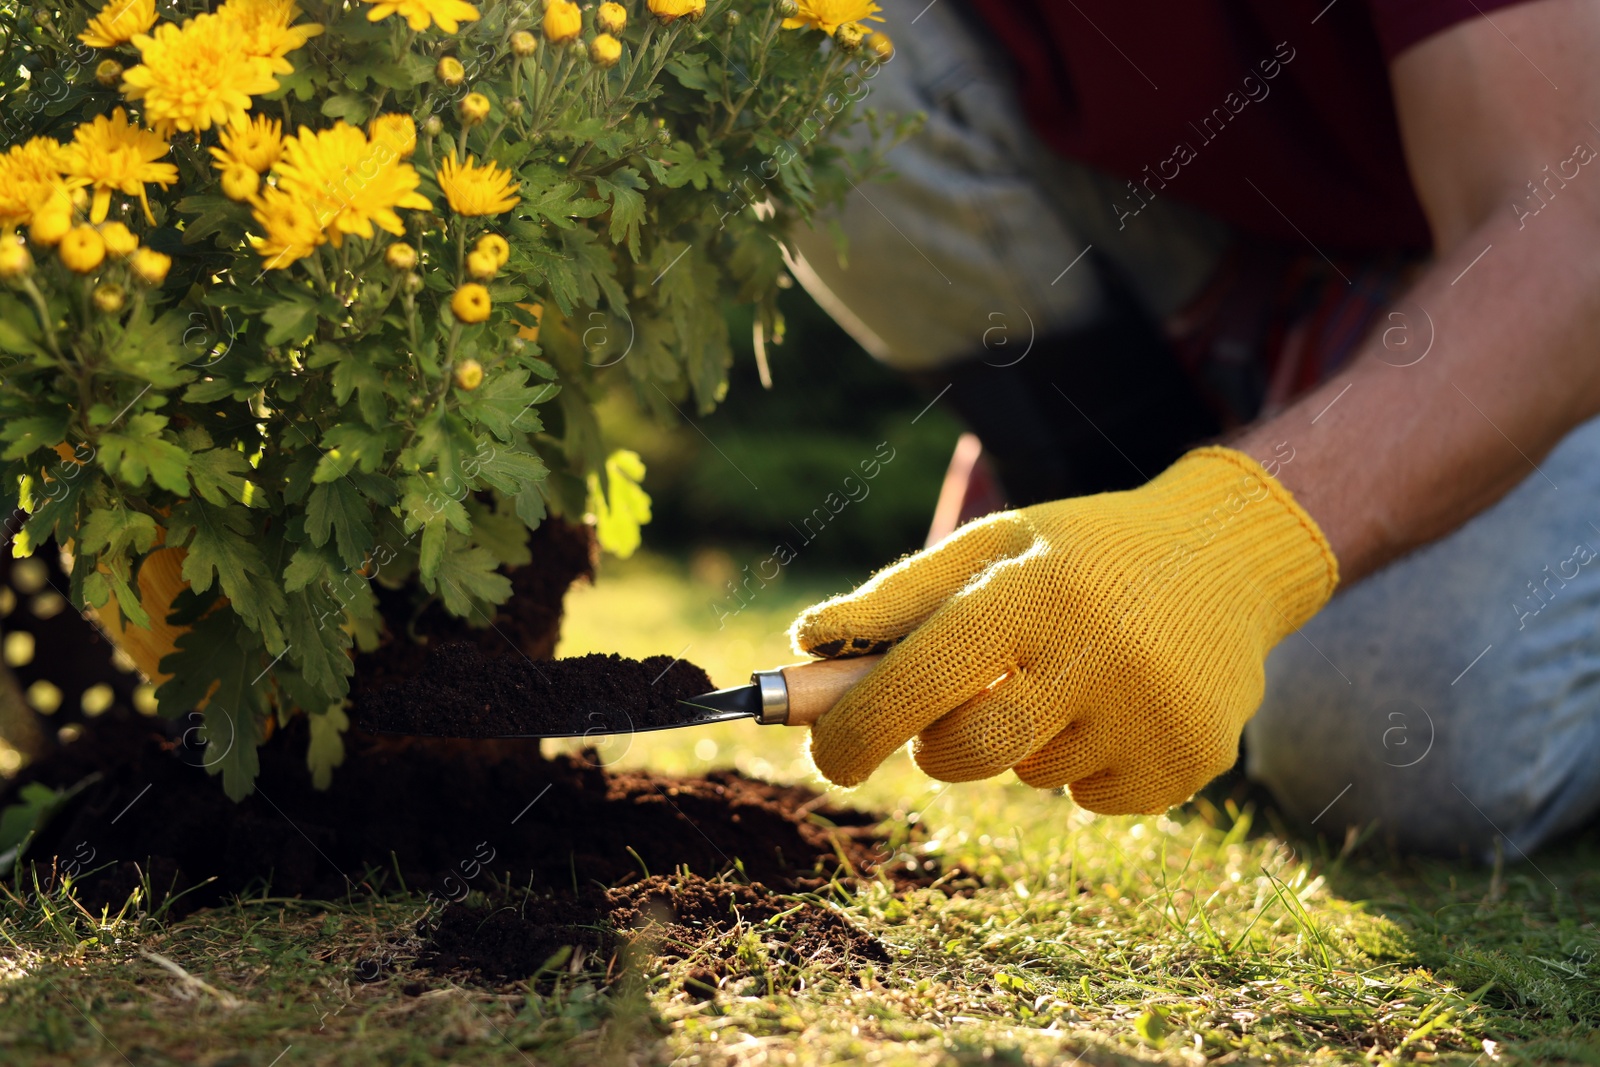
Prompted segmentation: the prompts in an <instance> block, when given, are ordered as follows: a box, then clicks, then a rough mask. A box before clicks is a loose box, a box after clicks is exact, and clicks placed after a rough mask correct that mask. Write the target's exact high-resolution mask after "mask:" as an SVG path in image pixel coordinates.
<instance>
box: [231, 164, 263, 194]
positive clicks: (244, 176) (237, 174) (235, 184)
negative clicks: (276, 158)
mask: <svg viewBox="0 0 1600 1067" xmlns="http://www.w3.org/2000/svg"><path fill="white" fill-rule="evenodd" d="M260 185H261V175H259V174H257V173H256V172H255V171H254V170H251V169H250V168H249V167H247V166H245V165H244V164H242V163H241V164H238V165H236V166H230V167H228V168H227V169H226V170H224V171H223V172H222V195H223V196H226V197H227V198H228V199H229V200H240V201H245V200H249V199H250V198H251V197H252V196H255V195H256V189H257V188H259V187H260Z"/></svg>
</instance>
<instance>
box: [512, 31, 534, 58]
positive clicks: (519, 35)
mask: <svg viewBox="0 0 1600 1067" xmlns="http://www.w3.org/2000/svg"><path fill="white" fill-rule="evenodd" d="M538 50H539V38H537V37H535V36H534V35H533V34H531V33H529V32H528V31H527V30H518V31H517V32H516V33H513V34H512V35H511V51H512V52H513V53H515V54H516V55H519V56H521V57H522V58H523V59H526V58H528V57H529V56H531V55H533V54H534V53H535V52H537V51H538Z"/></svg>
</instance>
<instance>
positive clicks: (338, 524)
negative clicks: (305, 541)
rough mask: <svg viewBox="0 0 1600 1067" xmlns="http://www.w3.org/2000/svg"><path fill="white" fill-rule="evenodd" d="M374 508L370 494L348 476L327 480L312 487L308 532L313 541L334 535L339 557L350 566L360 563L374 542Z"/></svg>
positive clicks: (316, 543)
mask: <svg viewBox="0 0 1600 1067" xmlns="http://www.w3.org/2000/svg"><path fill="white" fill-rule="evenodd" d="M371 523H372V512H371V508H370V506H369V505H368V503H367V501H366V498H365V497H363V496H362V495H361V490H359V489H357V488H356V487H355V485H354V484H352V483H351V481H350V480H349V479H348V478H340V479H339V480H338V481H333V482H324V483H322V484H321V485H318V486H316V487H315V488H313V489H312V490H311V496H310V498H309V499H308V500H307V501H306V533H307V534H309V535H310V537H311V543H312V544H313V545H317V546H319V547H320V546H322V545H325V544H327V543H328V538H329V537H330V536H331V537H333V538H334V540H335V543H336V544H337V546H338V549H339V558H340V559H341V560H342V561H343V562H344V565H345V566H347V567H359V566H361V561H362V560H363V559H365V558H366V555H367V552H368V551H370V550H371V548H372V545H373V539H372V525H371Z"/></svg>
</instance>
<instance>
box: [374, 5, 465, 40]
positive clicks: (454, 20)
mask: <svg viewBox="0 0 1600 1067" xmlns="http://www.w3.org/2000/svg"><path fill="white" fill-rule="evenodd" d="M367 3H369V4H371V5H373V6H372V10H371V11H368V12H367V20H368V21H370V22H381V21H382V20H384V19H386V18H388V17H389V16H390V15H395V14H398V15H399V16H400V17H401V18H403V19H405V20H406V25H407V26H410V27H411V28H412V29H413V30H416V31H418V32H419V33H420V32H421V31H423V30H425V29H427V28H428V27H429V26H431V25H433V24H434V23H435V22H437V23H438V24H439V28H440V29H441V30H443V31H444V32H445V33H455V32H456V31H457V30H458V29H460V28H461V23H463V22H476V21H477V20H478V9H477V8H475V7H473V6H472V5H471V4H468V3H466V2H465V0H367Z"/></svg>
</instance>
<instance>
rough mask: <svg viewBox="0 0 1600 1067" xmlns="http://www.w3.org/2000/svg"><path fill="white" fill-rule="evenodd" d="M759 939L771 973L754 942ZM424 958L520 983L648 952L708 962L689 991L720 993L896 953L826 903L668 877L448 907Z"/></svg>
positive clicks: (753, 887) (603, 968)
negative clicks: (726, 982) (729, 981)
mask: <svg viewBox="0 0 1600 1067" xmlns="http://www.w3.org/2000/svg"><path fill="white" fill-rule="evenodd" d="M752 931H753V932H755V933H756V935H757V940H758V941H759V943H760V946H761V948H760V952H759V956H764V957H765V960H764V961H763V962H765V963H766V967H765V968H761V967H759V965H758V962H757V960H754V959H752V958H751V953H750V952H749V950H748V946H746V945H745V944H744V935H745V934H746V933H748V932H752ZM424 933H425V934H426V936H427V940H426V941H425V942H424V943H423V945H422V948H421V951H420V953H419V955H418V957H417V962H418V963H419V964H420V965H421V966H422V967H424V968H426V969H427V970H430V971H432V972H434V973H436V974H454V975H464V976H467V977H472V978H477V979H480V980H490V981H502V982H503V981H520V980H522V979H526V978H531V977H534V976H535V975H539V974H541V973H542V974H543V975H553V974H554V973H558V972H560V971H564V970H569V969H570V970H582V971H588V972H595V971H598V972H603V973H606V974H611V973H614V972H615V971H616V970H617V954H618V953H619V952H620V951H622V950H623V949H624V948H625V947H635V948H642V949H644V950H645V951H649V952H651V954H653V955H656V956H660V957H663V958H665V959H669V960H670V959H687V958H689V957H690V956H694V957H695V958H696V962H697V966H696V968H695V969H694V970H693V972H691V974H690V976H689V979H688V981H687V982H686V983H685V984H686V987H687V988H688V989H689V991H690V993H691V995H693V996H696V997H699V998H703V997H705V996H708V995H710V994H711V993H712V992H713V991H714V990H715V988H716V987H717V986H718V985H719V984H720V983H721V981H722V980H723V979H725V978H735V979H736V978H742V977H746V976H749V975H752V974H760V975H761V976H762V977H764V978H768V979H776V984H777V985H778V987H779V988H790V987H791V983H792V980H793V975H792V974H790V973H786V972H792V971H794V970H797V969H798V968H799V967H800V966H801V965H802V964H803V965H805V966H807V967H809V968H813V969H817V968H820V969H823V970H829V971H833V972H835V973H846V974H848V973H849V972H850V971H851V970H852V969H853V968H854V967H859V966H860V965H861V964H863V963H887V962H889V960H890V956H889V952H888V950H887V949H886V948H885V947H884V946H883V943H882V942H880V941H879V940H878V939H877V938H875V937H873V936H872V935H870V934H867V933H864V932H862V931H860V930H858V929H856V928H855V927H854V926H852V925H851V924H850V923H849V922H848V921H847V920H845V919H844V918H842V917H841V916H839V915H838V914H836V913H835V912H832V911H829V910H828V909H827V908H826V907H823V906H822V905H820V904H816V903H813V902H810V901H799V902H796V901H795V900H794V898H792V897H785V896H782V895H780V894H778V893H776V892H774V891H772V890H771V889H768V888H767V887H766V886H764V885H762V884H761V883H759V882H756V883H753V884H744V883H739V882H726V881H708V880H706V879H704V878H699V877H697V876H694V875H679V876H675V877H672V878H666V877H662V876H660V875H656V876H654V877H650V878H646V879H643V880H642V881H639V882H634V883H631V884H629V885H624V886H619V887H616V888H613V889H609V890H606V891H604V892H597V893H590V894H586V895H584V896H583V897H581V898H578V899H560V898H545V899H539V898H537V897H533V896H523V897H520V898H518V897H512V896H508V897H502V898H499V899H496V900H494V901H492V902H490V903H488V904H482V905H474V906H470V907H469V906H457V907H452V908H449V909H447V910H446V911H445V912H444V913H443V914H442V915H441V916H440V917H439V918H438V920H437V921H436V922H433V923H431V924H428V925H425V926H424Z"/></svg>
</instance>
